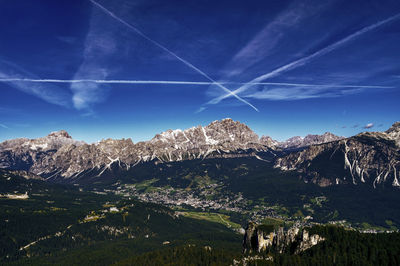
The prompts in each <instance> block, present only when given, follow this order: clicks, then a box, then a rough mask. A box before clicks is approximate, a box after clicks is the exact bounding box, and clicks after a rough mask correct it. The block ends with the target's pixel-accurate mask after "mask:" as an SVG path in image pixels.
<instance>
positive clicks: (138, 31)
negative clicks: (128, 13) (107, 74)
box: [90, 0, 258, 112]
mask: <svg viewBox="0 0 400 266" xmlns="http://www.w3.org/2000/svg"><path fill="white" fill-rule="evenodd" d="M90 2H92V3H93V4H94V5H95V6H96V7H98V8H99V9H101V10H102V11H103V12H104V13H106V14H107V15H109V16H111V17H112V18H114V19H115V20H117V21H118V22H120V23H121V24H123V25H125V26H126V27H128V28H129V29H130V30H132V31H134V32H135V33H137V34H138V35H140V36H142V37H143V38H144V39H146V40H147V41H149V42H151V43H152V44H154V45H155V46H157V47H159V48H160V49H162V50H164V51H165V52H167V53H168V54H170V55H172V56H173V57H175V58H176V59H177V60H179V61H180V62H182V63H183V64H185V65H186V66H188V67H189V68H191V69H192V70H194V71H196V72H197V73H198V74H200V75H202V76H203V77H204V78H206V79H207V80H209V81H211V82H213V83H215V85H216V86H218V87H219V88H221V89H222V90H223V91H225V92H226V93H227V94H228V95H230V96H233V97H235V98H236V99H238V100H239V101H241V102H243V103H245V104H247V105H249V106H250V107H251V108H253V109H254V110H255V111H257V112H258V109H257V108H256V107H255V106H254V105H252V104H251V103H249V102H248V101H246V100H244V99H242V98H241V97H239V96H238V95H236V94H235V93H233V92H232V91H231V90H229V89H228V88H226V87H225V86H223V85H221V84H220V83H218V82H216V81H215V80H214V79H212V78H211V77H210V76H209V75H207V74H206V73H205V72H203V71H202V70H200V69H199V68H197V67H196V66H194V65H193V64H192V63H190V62H189V61H187V60H185V59H183V58H182V57H180V56H178V55H177V54H175V53H174V52H172V51H171V50H169V49H168V48H167V47H165V46H164V45H162V44H160V43H159V42H157V41H155V40H153V39H152V38H150V37H149V36H147V35H146V34H145V33H143V32H142V31H140V30H139V29H138V28H136V27H135V26H133V25H131V24H130V23H128V22H126V21H125V20H123V19H121V18H120V17H118V16H117V15H115V14H114V13H113V12H111V11H110V10H108V9H106V8H105V7H104V6H102V5H101V4H99V3H98V2H96V1H94V0H90Z"/></svg>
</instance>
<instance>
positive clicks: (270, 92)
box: [244, 86, 363, 101]
mask: <svg viewBox="0 0 400 266" xmlns="http://www.w3.org/2000/svg"><path fill="white" fill-rule="evenodd" d="M362 90H363V89H362V88H341V89H338V88H330V87H325V88H324V87H322V88H315V87H301V86H298V87H292V88H290V90H288V89H287V88H282V87H278V88H265V89H263V90H261V91H256V92H254V93H251V94H248V95H245V96H244V97H246V98H254V99H260V100H277V101H280V100H288V101H289V100H304V99H315V98H332V97H340V96H343V95H349V94H355V93H359V92H361V91H362Z"/></svg>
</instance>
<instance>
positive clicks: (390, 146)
mask: <svg viewBox="0 0 400 266" xmlns="http://www.w3.org/2000/svg"><path fill="white" fill-rule="evenodd" d="M399 147H400V123H399V122H397V123H395V124H393V126H392V127H391V128H390V129H389V130H387V131H385V132H365V133H360V134H358V135H356V136H353V137H350V138H344V137H339V136H336V135H334V134H332V133H329V132H327V133H325V134H323V135H307V136H306V137H304V138H302V137H298V136H297V137H292V138H290V139H288V140H286V141H284V142H278V141H275V140H273V139H272V138H270V137H268V136H262V137H261V138H259V137H258V135H257V134H255V133H254V132H253V131H252V130H251V129H250V128H249V127H248V126H247V125H245V124H242V123H240V122H237V121H233V120H232V119H229V118H228V119H223V120H220V121H214V122H212V123H210V124H209V125H207V126H204V127H203V126H197V127H192V128H189V129H186V130H180V129H177V130H167V131H165V132H162V133H160V134H157V135H156V136H155V137H154V138H152V139H151V140H149V141H144V142H138V143H133V141H132V140H131V139H120V140H114V139H106V140H102V141H99V142H97V143H92V144H87V143H85V142H83V141H76V140H74V139H72V137H71V136H70V135H69V134H68V133H67V132H66V131H64V130H61V131H58V132H53V133H50V134H49V135H48V136H46V137H42V138H37V139H26V138H20V139H13V140H7V141H4V142H2V143H0V168H3V169H9V170H25V171H27V172H31V173H33V174H36V175H39V176H41V177H43V178H46V179H49V180H56V181H67V182H75V181H76V180H79V178H82V177H84V176H91V177H97V176H102V175H103V174H105V173H107V172H109V171H112V169H114V168H115V167H116V168H118V169H119V170H120V171H128V170H129V169H131V168H132V167H135V166H136V165H138V164H140V163H147V162H151V163H155V164H158V163H167V162H179V161H185V160H197V159H201V160H204V159H207V158H235V157H255V158H257V159H259V160H261V161H263V160H266V156H265V155H268V156H267V157H268V158H269V159H270V158H272V160H273V161H274V165H275V168H278V169H281V170H282V171H288V170H293V171H297V172H299V173H300V174H301V177H302V178H303V180H304V181H305V182H312V183H315V184H318V185H320V186H328V185H334V184H351V183H352V184H358V183H370V184H372V185H373V186H374V187H376V186H378V185H386V186H387V184H389V185H390V186H394V187H399V186H400V183H399V180H398V178H399V175H400V173H398V169H400V165H399V164H400V156H399Z"/></svg>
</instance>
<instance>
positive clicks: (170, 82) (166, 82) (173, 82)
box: [0, 78, 394, 89]
mask: <svg viewBox="0 0 400 266" xmlns="http://www.w3.org/2000/svg"><path fill="white" fill-rule="evenodd" d="M0 82H33V83H98V84H160V85H207V86H209V85H215V83H214V82H208V81H177V80H124V79H123V80H116V79H110V80H104V79H29V78H0ZM220 84H231V85H245V84H248V85H253V86H255V85H272V86H289V87H312V88H376V89H390V88H394V87H390V86H375V85H337V84H305V83H284V82H253V83H248V82H247V83H244V82H220Z"/></svg>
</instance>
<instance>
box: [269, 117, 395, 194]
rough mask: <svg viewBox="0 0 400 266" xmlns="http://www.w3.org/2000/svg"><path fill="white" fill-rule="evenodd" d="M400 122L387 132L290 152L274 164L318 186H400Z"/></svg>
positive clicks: (362, 135)
mask: <svg viewBox="0 0 400 266" xmlns="http://www.w3.org/2000/svg"><path fill="white" fill-rule="evenodd" d="M399 128H400V123H399V122H397V123H395V124H393V126H392V127H391V128H390V129H389V130H387V131H386V132H364V133H360V134H358V135H356V136H354V137H351V138H348V139H342V140H338V141H333V142H329V143H325V144H321V145H311V146H310V147H308V148H306V149H304V150H302V151H299V152H294V153H291V154H289V155H287V156H285V157H283V158H279V159H277V161H276V163H275V167H278V168H280V169H282V170H285V171H287V170H296V171H298V172H300V173H302V174H303V175H302V176H303V179H304V180H305V181H306V182H312V183H315V184H318V185H320V186H329V185H339V184H354V185H357V184H363V183H365V184H370V185H372V186H373V187H374V188H376V187H377V186H393V187H400V182H399V175H400V172H399V169H400V153H399V150H400V143H399V142H400V137H399V136H400V133H399V132H400V129H399Z"/></svg>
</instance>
